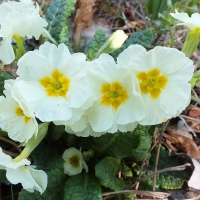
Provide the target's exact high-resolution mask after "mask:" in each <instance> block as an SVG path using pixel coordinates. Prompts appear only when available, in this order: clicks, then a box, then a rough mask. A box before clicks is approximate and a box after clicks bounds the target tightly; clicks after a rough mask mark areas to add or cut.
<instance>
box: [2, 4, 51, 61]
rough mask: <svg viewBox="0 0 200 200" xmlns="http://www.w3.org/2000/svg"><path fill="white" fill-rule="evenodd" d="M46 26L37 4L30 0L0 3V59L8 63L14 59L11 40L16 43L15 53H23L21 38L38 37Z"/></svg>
mask: <svg viewBox="0 0 200 200" xmlns="http://www.w3.org/2000/svg"><path fill="white" fill-rule="evenodd" d="M46 26H47V22H46V20H45V19H43V18H41V17H40V15H39V6H38V5H37V4H36V5H34V4H33V2H32V1H31V0H21V2H15V1H10V2H3V3H2V4H0V27H1V28H0V60H1V61H2V62H3V63H5V64H10V63H11V62H12V61H13V60H14V59H15V53H14V51H13V47H12V45H11V43H12V41H14V42H16V43H17V48H18V51H17V52H18V53H17V54H20V55H23V54H24V53H25V50H24V49H23V40H22V38H24V37H25V36H26V37H27V38H31V37H32V36H34V37H35V39H38V38H39V36H40V35H41V34H42V32H43V29H44V27H46Z"/></svg>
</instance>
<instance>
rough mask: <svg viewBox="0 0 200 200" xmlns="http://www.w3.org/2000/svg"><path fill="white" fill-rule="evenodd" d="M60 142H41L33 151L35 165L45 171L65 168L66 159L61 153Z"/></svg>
mask: <svg viewBox="0 0 200 200" xmlns="http://www.w3.org/2000/svg"><path fill="white" fill-rule="evenodd" d="M60 146H61V145H60V143H59V142H57V143H55V142H54V143H45V142H41V143H40V144H39V145H38V147H37V148H36V149H35V150H34V151H33V152H32V154H31V157H32V158H33V165H35V166H37V168H38V169H41V170H44V171H51V170H54V169H60V168H63V163H64V160H63V159H62V156H61V155H62V154H61V153H60V151H59V150H60V149H59V148H60Z"/></svg>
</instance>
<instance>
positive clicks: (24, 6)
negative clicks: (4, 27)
mask: <svg viewBox="0 0 200 200" xmlns="http://www.w3.org/2000/svg"><path fill="white" fill-rule="evenodd" d="M30 9H32V11H34V10H35V5H34V2H33V1H31V0H21V1H20V2H16V1H7V2H3V3H1V4H0V24H1V23H2V22H3V21H4V20H5V19H6V17H7V15H8V14H10V13H11V12H13V11H18V12H27V11H30Z"/></svg>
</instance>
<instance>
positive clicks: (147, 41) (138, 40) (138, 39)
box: [111, 28, 154, 59]
mask: <svg viewBox="0 0 200 200" xmlns="http://www.w3.org/2000/svg"><path fill="white" fill-rule="evenodd" d="M153 41H154V35H153V29H152V28H147V29H146V30H142V31H138V32H136V33H134V34H132V35H131V36H130V37H129V38H128V39H127V40H126V42H125V43H124V44H123V46H122V47H121V48H119V49H117V50H115V51H114V52H112V53H111V55H112V56H113V57H114V58H115V59H116V58H117V56H118V55H119V54H120V53H121V52H122V51H124V50H125V49H126V48H127V47H129V46H130V45H131V44H140V45H142V46H144V47H151V45H152V43H153Z"/></svg>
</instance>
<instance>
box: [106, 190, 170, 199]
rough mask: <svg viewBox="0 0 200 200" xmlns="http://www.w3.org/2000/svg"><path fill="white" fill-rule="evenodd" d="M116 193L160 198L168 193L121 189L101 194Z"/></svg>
mask: <svg viewBox="0 0 200 200" xmlns="http://www.w3.org/2000/svg"><path fill="white" fill-rule="evenodd" d="M117 194H136V195H143V196H150V197H157V198H160V199H164V198H166V197H168V196H169V195H170V194H168V193H164V192H150V191H142V190H121V191H117V192H105V193H103V194H102V196H110V195H117Z"/></svg>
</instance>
